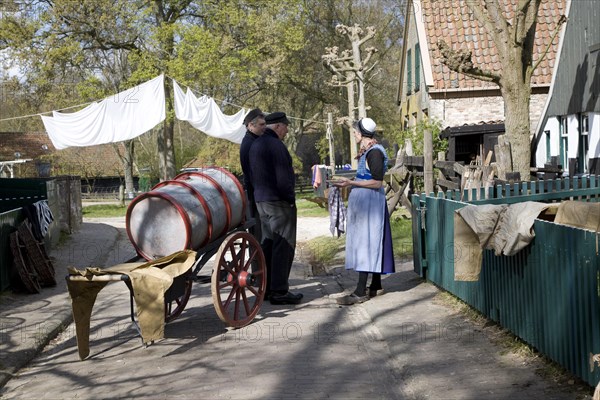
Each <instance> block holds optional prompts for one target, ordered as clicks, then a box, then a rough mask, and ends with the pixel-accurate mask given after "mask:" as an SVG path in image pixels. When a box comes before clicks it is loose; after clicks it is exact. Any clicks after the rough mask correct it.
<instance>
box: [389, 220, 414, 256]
mask: <svg viewBox="0 0 600 400" xmlns="http://www.w3.org/2000/svg"><path fill="white" fill-rule="evenodd" d="M390 225H391V227H392V243H393V246H394V256H395V257H396V258H404V259H406V258H412V254H413V242H412V220H410V219H406V218H403V217H396V214H393V215H392V218H391V220H390Z"/></svg>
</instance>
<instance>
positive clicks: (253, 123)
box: [240, 108, 267, 243]
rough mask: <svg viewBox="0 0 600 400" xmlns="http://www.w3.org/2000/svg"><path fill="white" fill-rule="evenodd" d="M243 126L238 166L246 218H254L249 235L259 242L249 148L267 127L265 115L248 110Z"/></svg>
mask: <svg viewBox="0 0 600 400" xmlns="http://www.w3.org/2000/svg"><path fill="white" fill-rule="evenodd" d="M244 125H245V126H246V135H245V136H244V139H242V143H241V145H240V164H241V165H242V172H243V174H244V189H245V190H246V197H247V198H248V207H247V210H248V211H247V215H248V217H251V218H254V222H255V224H254V225H253V226H252V227H251V228H250V233H251V234H252V235H253V236H254V237H255V238H256V240H258V242H259V243H260V242H261V239H262V238H261V229H260V217H259V215H258V210H257V208H256V201H255V200H254V188H253V187H252V179H251V178H250V174H251V171H250V147H251V146H252V143H254V141H255V140H256V139H257V138H258V137H259V136H261V135H262V134H263V132H264V131H265V128H266V126H267V124H266V122H265V114H263V112H262V111H261V110H260V108H255V109H253V110H250V111H249V112H248V114H247V115H246V118H244Z"/></svg>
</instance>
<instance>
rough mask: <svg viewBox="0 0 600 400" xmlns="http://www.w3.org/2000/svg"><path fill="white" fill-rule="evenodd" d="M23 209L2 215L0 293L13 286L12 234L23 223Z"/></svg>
mask: <svg viewBox="0 0 600 400" xmlns="http://www.w3.org/2000/svg"><path fill="white" fill-rule="evenodd" d="M23 220H24V217H23V213H22V212H21V208H17V209H15V210H12V211H7V212H3V213H0V291H3V290H6V289H8V288H9V287H10V286H11V274H12V273H13V262H14V261H13V255H12V252H11V250H10V236H9V235H10V234H11V233H13V232H14V231H15V230H17V228H16V227H17V226H19V224H20V223H21V222H23Z"/></svg>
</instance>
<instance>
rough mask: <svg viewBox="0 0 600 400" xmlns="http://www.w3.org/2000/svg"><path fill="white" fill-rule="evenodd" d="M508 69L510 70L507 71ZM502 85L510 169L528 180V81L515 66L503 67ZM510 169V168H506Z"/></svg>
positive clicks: (529, 151)
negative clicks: (509, 148)
mask: <svg viewBox="0 0 600 400" xmlns="http://www.w3.org/2000/svg"><path fill="white" fill-rule="evenodd" d="M509 70H510V72H509ZM504 73H505V76H504V77H503V81H504V82H503V85H502V86H501V90H502V97H503V98H504V114H505V116H504V118H505V120H504V125H505V129H506V135H505V137H506V139H507V140H508V142H509V143H510V145H511V150H512V163H513V166H512V170H513V171H514V172H519V173H520V174H521V179H522V180H526V181H528V180H529V175H530V172H529V165H530V162H531V161H530V153H531V149H530V135H531V133H530V131H529V127H530V122H529V100H530V97H531V89H530V82H529V80H527V82H523V79H522V73H521V72H520V71H518V70H517V69H515V68H512V70H511V69H510V68H505V69H504ZM507 171H510V169H507Z"/></svg>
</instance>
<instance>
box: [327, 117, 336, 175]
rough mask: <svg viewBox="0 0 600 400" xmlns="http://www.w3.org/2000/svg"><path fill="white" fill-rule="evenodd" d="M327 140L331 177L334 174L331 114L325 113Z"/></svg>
mask: <svg viewBox="0 0 600 400" xmlns="http://www.w3.org/2000/svg"><path fill="white" fill-rule="evenodd" d="M327 140H328V141H329V165H330V166H331V175H332V176H333V175H334V174H335V148H334V145H333V113H327Z"/></svg>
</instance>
